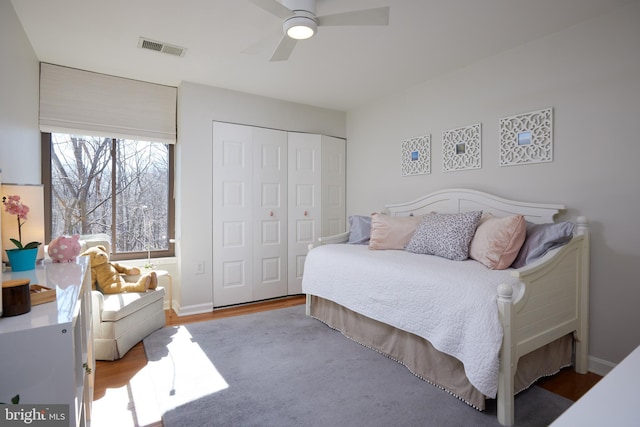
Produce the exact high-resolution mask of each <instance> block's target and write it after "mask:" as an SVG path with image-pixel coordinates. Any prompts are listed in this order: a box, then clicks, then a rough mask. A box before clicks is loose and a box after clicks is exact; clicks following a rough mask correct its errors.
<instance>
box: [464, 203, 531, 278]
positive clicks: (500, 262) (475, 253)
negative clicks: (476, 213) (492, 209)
mask: <svg viewBox="0 0 640 427" xmlns="http://www.w3.org/2000/svg"><path fill="white" fill-rule="evenodd" d="M526 236H527V223H526V221H525V220H524V217H523V216H522V215H512V216H508V217H504V218H496V217H494V216H493V215H492V214H490V213H485V214H483V215H482V218H481V219H480V224H478V228H477V229H476V234H475V235H474V236H473V239H472V240H471V244H470V245H469V257H470V258H472V259H475V260H476V261H479V262H481V263H482V264H484V265H486V266H487V267H488V268H490V269H491V270H504V269H505V268H508V267H509V266H510V265H511V264H512V263H513V261H514V260H515V259H516V257H517V256H518V252H519V251H520V248H521V247H522V244H523V243H524V239H525V238H526Z"/></svg>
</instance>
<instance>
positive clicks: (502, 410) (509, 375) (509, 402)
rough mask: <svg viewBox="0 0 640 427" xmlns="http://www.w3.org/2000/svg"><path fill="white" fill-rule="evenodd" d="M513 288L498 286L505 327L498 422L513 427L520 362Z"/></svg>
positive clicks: (503, 325) (499, 380)
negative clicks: (515, 328) (516, 379)
mask: <svg viewBox="0 0 640 427" xmlns="http://www.w3.org/2000/svg"><path fill="white" fill-rule="evenodd" d="M512 297H513V288H512V287H511V285H507V284H502V285H500V286H498V312H499V313H500V322H501V323H502V327H503V330H504V331H503V337H502V349H501V350H500V373H499V375H498V399H497V400H498V402H497V404H498V422H499V423H500V424H502V425H504V426H512V425H513V423H514V422H515V403H514V398H513V393H514V388H515V386H514V376H515V372H516V364H517V362H518V360H517V358H516V355H515V354H514V351H515V347H514V345H515V343H514V342H513V341H514V331H513V328H514V327H515V325H514V324H513V319H514V316H513V300H512Z"/></svg>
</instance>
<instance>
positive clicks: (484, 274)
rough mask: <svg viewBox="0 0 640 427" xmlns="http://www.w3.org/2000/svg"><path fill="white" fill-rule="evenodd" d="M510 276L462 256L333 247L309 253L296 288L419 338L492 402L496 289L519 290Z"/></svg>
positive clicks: (498, 339) (498, 332) (498, 341)
mask: <svg viewBox="0 0 640 427" xmlns="http://www.w3.org/2000/svg"><path fill="white" fill-rule="evenodd" d="M510 271H511V270H489V269H488V268H486V267H485V266H484V265H482V264H481V263H479V262H477V261H473V260H470V259H469V260H466V261H451V260H448V259H445V258H441V257H437V256H432V255H420V254H413V253H410V252H406V251H402V250H370V249H369V248H368V246H366V245H350V244H334V245H325V246H318V247H316V248H314V249H312V250H311V251H310V252H309V254H308V255H307V259H306V262H305V265H304V275H303V279H302V291H303V292H304V293H306V294H311V295H316V296H319V297H322V298H325V299H328V300H330V301H333V302H335V303H338V304H340V305H342V306H344V307H346V308H348V309H350V310H352V311H355V312H357V313H360V314H362V315H364V316H367V317H370V318H372V319H376V320H378V321H381V322H383V323H386V324H389V325H391V326H394V327H396V328H399V329H402V330H404V331H407V332H411V333H413V334H415V335H418V336H420V337H422V338H425V339H427V340H428V341H429V342H430V343H431V344H432V345H433V346H434V347H435V348H436V349H438V350H439V351H441V352H443V353H446V354H449V355H451V356H453V357H456V358H457V359H458V360H460V361H461V362H462V364H463V365H464V369H465V373H466V375H467V377H468V378H469V381H470V382H471V384H473V385H474V386H475V387H476V388H477V389H478V390H479V391H480V392H481V393H483V394H484V395H485V396H487V397H491V398H495V397H496V394H497V390H498V369H499V368H498V366H499V353H500V346H501V345H502V326H501V324H500V320H499V315H498V307H497V303H496V300H497V287H498V285H499V284H501V283H507V284H511V285H513V286H514V290H516V288H517V287H518V286H520V284H519V282H518V281H517V279H515V278H514V277H512V276H511V274H510Z"/></svg>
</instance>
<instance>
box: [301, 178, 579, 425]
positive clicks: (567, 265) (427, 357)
mask: <svg viewBox="0 0 640 427" xmlns="http://www.w3.org/2000/svg"><path fill="white" fill-rule="evenodd" d="M563 209H564V206H562V205H557V204H540V203H525V202H518V201H513V200H506V199H503V198H500V197H497V196H493V195H490V194H486V193H482V192H479V191H475V190H468V189H452V190H443V191H438V192H435V193H432V194H429V195H427V196H425V197H422V198H420V199H418V200H415V201H412V202H409V203H402V204H394V205H387V206H386V210H387V213H388V214H389V215H391V216H410V215H416V216H418V215H425V214H429V213H432V212H438V213H460V212H469V211H478V210H481V211H483V212H487V213H491V214H493V215H494V216H495V217H506V216H510V215H514V214H521V215H523V216H524V218H525V219H526V221H527V222H529V223H535V224H544V223H551V222H554V216H555V215H556V214H557V213H558V212H559V211H560V210H563ZM575 222H576V226H575V228H574V231H573V237H571V240H570V241H569V243H567V244H565V245H564V246H562V247H559V248H556V249H553V250H551V251H549V252H548V253H547V254H545V255H544V256H543V257H541V258H540V259H538V260H536V261H535V262H533V263H532V264H528V265H526V266H524V267H521V268H518V269H512V268H509V269H506V270H499V271H498V270H489V269H487V268H486V267H484V266H483V265H481V264H480V263H478V262H477V261H474V260H465V261H450V260H445V259H443V258H440V257H436V256H432V255H416V254H413V253H409V252H406V251H402V250H396V251H393V250H392V251H375V250H369V249H368V248H367V247H363V246H361V245H360V246H359V247H358V245H331V246H325V245H329V244H337V243H346V242H347V240H348V237H349V232H346V233H342V234H340V235H337V236H330V237H325V238H321V239H320V244H321V246H322V247H318V248H317V250H316V248H310V249H311V250H310V252H309V254H308V256H307V260H306V263H305V273H304V276H303V283H302V287H303V292H305V293H306V294H307V314H308V315H311V316H313V317H315V318H317V319H319V320H320V321H322V322H324V323H326V324H327V325H329V326H331V327H333V328H335V329H338V330H340V331H341V332H343V333H344V334H345V335H346V336H348V337H350V338H352V339H354V340H356V341H358V342H360V343H361V344H363V345H366V346H368V347H371V348H374V349H376V350H377V351H380V352H381V353H383V354H386V355H387V356H389V357H391V358H392V359H394V360H397V361H399V362H400V363H402V364H404V365H405V366H407V368H409V369H410V370H411V371H412V372H413V373H414V374H416V375H417V376H419V377H421V378H423V379H425V380H427V381H429V382H431V383H433V384H435V385H437V386H439V387H441V388H443V389H445V390H447V391H448V392H450V393H451V394H453V395H455V396H457V397H458V398H460V399H461V400H463V401H465V402H467V403H468V404H470V405H471V406H473V407H475V408H477V409H484V400H485V399H486V398H494V397H495V398H496V399H497V415H498V421H499V422H500V423H501V424H503V425H513V423H514V394H515V393H517V392H519V391H521V390H522V389H524V388H526V387H528V386H529V385H531V383H532V382H534V381H535V380H536V379H537V378H540V377H541V376H545V375H551V374H553V373H555V372H557V371H558V370H559V369H560V368H562V367H564V366H567V365H568V364H571V363H573V364H574V366H575V370H576V371H577V372H579V373H586V372H587V350H588V348H587V347H588V342H587V339H588V305H589V304H588V294H589V292H588V291H589V230H588V225H587V221H586V219H585V218H584V217H578V218H577V219H576V221H575ZM332 252H333V253H332ZM372 257H373V258H372ZM416 257H422V258H420V260H419V261H418V259H417V258H416ZM429 258H432V260H429ZM427 262H429V263H430V264H428V266H425V267H422V264H423V263H427ZM341 263H342V265H341ZM394 263H395V264H401V266H400V265H395V266H394V267H393V268H396V270H395V271H390V272H389V275H388V276H387V278H386V279H383V281H384V280H386V283H387V285H388V286H387V287H386V288H385V287H382V288H381V287H378V288H373V289H372V290H366V287H367V286H369V284H368V283H366V282H375V281H377V277H373V276H367V274H366V273H367V272H368V271H369V272H370V273H371V274H372V275H374V276H376V275H377V276H381V275H384V272H385V271H386V270H385V269H386V268H388V266H389V265H393V264H394ZM446 263H458V264H455V265H457V267H455V268H454V271H460V277H462V279H460V278H457V279H455V280H458V281H461V282H464V281H465V278H469V277H471V278H472V279H471V280H466V281H467V282H469V281H475V280H476V279H475V278H476V277H477V278H480V277H481V276H482V277H485V276H486V277H487V278H490V279H491V280H489V285H488V286H489V287H490V288H489V289H490V290H489V292H490V295H489V298H490V303H489V304H488V305H489V311H490V312H491V313H489V314H488V315H487V314H481V315H480V316H479V317H480V318H481V320H478V319H477V318H476V319H472V320H462V322H467V323H462V326H457V327H456V328H454V329H453V332H454V335H477V333H478V332H479V333H480V334H484V330H485V329H487V330H490V329H491V328H492V327H494V326H495V325H492V324H490V323H491V320H488V321H487V324H484V323H483V324H479V323H478V322H480V321H482V322H485V320H484V318H485V317H486V318H491V317H492V316H493V317H495V319H496V320H495V323H496V324H497V325H498V327H497V329H498V330H499V333H500V336H499V337H498V341H497V345H496V346H495V349H491V348H490V347H491V345H488V346H487V349H486V350H484V349H481V350H478V348H479V347H478V344H477V343H475V342H474V343H471V344H467V343H466V342H460V343H458V342H457V341H456V342H452V343H450V342H448V341H450V340H449V339H448V338H449V337H448V336H444V337H443V336H437V337H435V339H433V340H432V341H434V342H435V343H436V345H433V344H432V343H431V342H430V341H429V339H428V338H427V337H424V336H420V332H419V331H421V329H420V327H419V326H415V327H414V325H417V324H419V323H421V322H422V323H430V324H431V325H434V324H438V325H445V326H442V327H440V326H439V327H438V328H436V329H435V330H436V331H437V333H436V335H439V334H441V332H442V331H444V330H445V329H446V327H449V325H446V324H447V323H449V322H450V321H451V319H452V318H455V319H454V320H455V321H458V319H457V313H456V312H455V310H453V309H452V307H454V308H455V309H457V310H458V311H466V312H476V311H477V312H480V310H481V309H480V308H479V306H480V305H481V304H480V303H478V304H477V307H476V305H474V304H475V303H474V302H469V301H468V299H469V298H467V296H466V295H463V294H464V293H466V291H463V292H462V293H461V292H460V289H458V288H454V287H451V289H457V292H451V295H450V296H449V297H448V298H449V301H447V302H446V303H444V304H443V301H442V298H443V297H442V295H439V296H438V297H437V305H436V306H435V307H436V308H435V309H433V310H429V312H427V308H426V307H428V304H427V302H424V300H419V299H418V298H422V297H414V296H413V295H410V296H409V297H407V288H406V287H405V288H403V286H410V285H411V284H407V283H408V282H411V281H412V280H413V279H412V274H411V272H415V274H413V276H421V277H424V274H425V271H427V272H429V271H437V270H439V269H441V267H440V266H444V265H445V264H446ZM385 265H386V266H387V267H385ZM421 268H422V270H421V271H418V270H419V269H421ZM416 269H417V270H416ZM456 274H457V273H456ZM454 275H455V274H454ZM448 277H449V276H447V279H448ZM418 279H420V280H424V279H422V278H420V277H418ZM447 279H445V281H446V280H447ZM453 281H454V280H453V279H452V282H451V283H453ZM451 283H447V285H449V284H451ZM413 285H415V283H413ZM420 285H422V283H420ZM460 286H464V283H462V284H461V285H460ZM414 287H415V286H414ZM419 287H420V288H422V287H423V286H419ZM425 287H426V286H425ZM475 287H476V286H475V284H474V286H470V287H469V288H470V289H472V288H475ZM478 287H479V286H478ZM447 289H448V288H447ZM462 289H464V288H462ZM469 292H471V291H469ZM358 293H359V294H360V295H358ZM394 293H395V294H394ZM485 293H486V290H485ZM349 294H350V295H349ZM394 295H395V296H394ZM486 297H487V296H486V295H484V297H482V296H477V297H471V299H473V298H477V300H478V301H480V300H481V299H482V298H484V299H485V300H486ZM353 298H355V300H356V301H355V302H354V299H353ZM393 298H395V299H396V301H389V300H387V299H393ZM465 298H466V300H467V302H464V301H463V300H465ZM425 299H426V300H427V301H429V300H430V298H425ZM398 301H401V303H400V304H397V302H398ZM494 302H495V303H494ZM464 304H467V305H464ZM469 304H470V305H469ZM410 306H413V308H414V309H415V313H416V314H415V315H412V316H413V318H407V312H408V311H409V310H410V309H411V307H410ZM444 306H448V307H449V311H447V310H446V309H441V308H442V307H444ZM461 307H465V308H464V309H461ZM494 307H495V311H494V310H493V308H494ZM394 311H395V312H397V313H396V314H399V315H400V320H395V319H396V317H394V313H393V312H394ZM433 312H442V313H444V314H443V315H444V316H445V318H444V319H439V318H438V317H437V315H438V314H436V313H433ZM452 313H453V314H452ZM434 316H436V317H434ZM386 319H393V320H392V321H386ZM425 319H426V320H425ZM428 326H429V325H427V327H428ZM432 329H433V328H432ZM494 329H495V328H494ZM472 330H473V331H475V332H473V333H470V331H472ZM416 331H418V332H416ZM461 331H462V333H460V334H458V332H461ZM447 333H448V332H447ZM471 338H473V337H471ZM452 339H454V338H452ZM455 339H457V338H455ZM464 339H465V340H467V339H468V337H465V338H464ZM491 339H492V338H491V337H490V336H487V337H485V336H483V337H482V339H481V340H478V339H475V341H487V342H490V341H491ZM472 341H473V340H472ZM442 343H444V345H443V344H442ZM465 346H466V347H465ZM442 348H445V350H442ZM452 348H453V351H450V349H452ZM465 348H466V350H465ZM459 349H462V350H460V351H459V352H458V350H459ZM465 351H466V353H465ZM492 351H494V352H495V354H493V353H492ZM485 352H486V353H489V354H487V355H484V354H483V353H485ZM470 353H471V356H472V357H471V358H469V357H468V355H469V354H470ZM572 353H573V354H572ZM452 354H453V355H452ZM458 354H462V355H463V357H462V360H464V361H465V363H462V362H461V361H460V360H459V359H458V358H457V357H454V355H458ZM476 356H481V357H479V359H482V360H479V361H476V360H475V359H476ZM485 356H486V357H485ZM465 357H466V358H465ZM492 358H493V359H494V360H495V370H494V369H492V365H491V363H493V362H492V360H493V359H492ZM572 358H573V361H572ZM487 360H488V362H487ZM476 362H478V363H476ZM483 363H485V364H484V365H483ZM487 363H488V364H487ZM476 364H477V365H478V366H476V367H474V366H472V365H476ZM473 369H476V371H479V372H480V373H479V375H478V372H474V371H473ZM487 375H488V378H486V376H487ZM492 384H494V385H495V387H494V388H492ZM482 390H484V393H483V392H482ZM487 390H489V391H488V392H487ZM492 390H495V391H493V392H492ZM492 394H493V395H492Z"/></svg>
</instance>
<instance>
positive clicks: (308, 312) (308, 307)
mask: <svg viewBox="0 0 640 427" xmlns="http://www.w3.org/2000/svg"><path fill="white" fill-rule="evenodd" d="M304 314H306V315H307V316H311V295H309V294H307V302H306V303H305V309H304Z"/></svg>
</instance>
